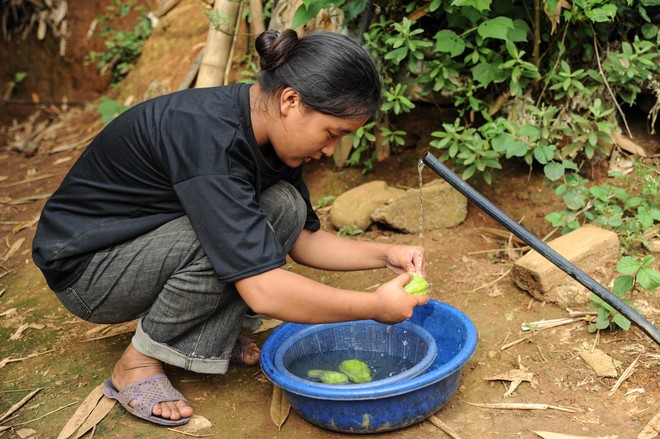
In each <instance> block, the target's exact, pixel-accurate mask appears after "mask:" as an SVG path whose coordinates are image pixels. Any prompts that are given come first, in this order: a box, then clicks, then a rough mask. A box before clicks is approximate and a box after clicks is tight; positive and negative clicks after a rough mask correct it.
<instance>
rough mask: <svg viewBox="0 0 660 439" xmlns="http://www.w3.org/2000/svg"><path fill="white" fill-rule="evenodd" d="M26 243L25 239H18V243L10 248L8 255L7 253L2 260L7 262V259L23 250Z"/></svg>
mask: <svg viewBox="0 0 660 439" xmlns="http://www.w3.org/2000/svg"><path fill="white" fill-rule="evenodd" d="M24 242H25V238H20V239H17V240H16V242H15V243H14V244H13V245H12V246H11V247H10V248H9V250H7V253H5V256H4V257H3V258H2V260H3V261H6V260H7V259H9V258H11V257H12V256H14V254H15V253H16V252H17V251H18V249H20V248H21V246H22V245H23V243H24Z"/></svg>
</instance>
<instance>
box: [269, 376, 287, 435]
mask: <svg viewBox="0 0 660 439" xmlns="http://www.w3.org/2000/svg"><path fill="white" fill-rule="evenodd" d="M290 411H291V403H289V400H288V399H286V395H285V394H284V391H283V390H282V389H281V388H280V387H279V386H275V385H274V386H273V399H272V400H271V401H270V418H271V419H272V420H273V422H274V423H275V425H277V429H278V430H280V429H281V428H282V425H283V424H284V421H286V418H287V417H288V416H289V412H290Z"/></svg>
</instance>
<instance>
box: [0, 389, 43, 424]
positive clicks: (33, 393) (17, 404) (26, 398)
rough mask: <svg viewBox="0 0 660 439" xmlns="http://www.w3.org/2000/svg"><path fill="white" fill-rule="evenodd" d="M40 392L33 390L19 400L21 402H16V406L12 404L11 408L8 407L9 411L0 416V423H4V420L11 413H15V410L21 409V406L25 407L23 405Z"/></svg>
mask: <svg viewBox="0 0 660 439" xmlns="http://www.w3.org/2000/svg"><path fill="white" fill-rule="evenodd" d="M40 390H41V389H35V390H33V391H32V392H30V393H29V394H28V395H27V396H26V397H25V398H23V399H21V400H20V401H18V402H17V403H16V404H14V405H13V406H11V407H9V410H7V411H6V412H4V413H3V414H2V416H0V422H2V421H4V420H5V419H7V418H8V417H9V416H11V415H12V413H14V412H15V411H17V410H18V409H20V408H21V407H23V406H24V405H25V403H26V402H28V401H29V400H30V399H31V398H32V397H33V396H34V395H36V394H37V393H39V391H40Z"/></svg>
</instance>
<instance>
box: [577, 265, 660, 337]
mask: <svg viewBox="0 0 660 439" xmlns="http://www.w3.org/2000/svg"><path fill="white" fill-rule="evenodd" d="M654 261H655V258H654V257H653V256H651V255H646V256H644V257H643V258H641V259H638V258H634V257H632V256H625V257H623V258H622V259H621V260H619V263H618V264H617V266H616V269H617V271H618V272H619V273H620V274H621V275H620V276H618V277H617V278H616V279H615V280H614V287H613V292H614V294H615V295H616V296H617V297H619V298H620V299H622V300H623V302H625V303H627V304H629V305H630V304H631V302H630V300H629V299H626V298H625V296H626V295H628V294H629V293H630V294H632V293H633V292H634V291H635V290H636V289H644V290H647V291H649V292H653V291H654V290H656V289H657V288H658V286H660V273H658V272H657V271H656V270H654V269H653V268H651V265H652V264H653V262H654ZM590 298H591V301H592V304H591V307H592V308H593V309H596V311H597V316H596V319H595V321H593V322H591V323H590V324H589V332H596V331H598V330H603V329H610V330H613V329H616V328H617V327H618V328H621V329H623V330H628V329H629V328H630V321H629V320H628V319H627V318H625V317H624V316H623V315H621V314H620V313H618V312H617V311H616V310H615V309H614V308H612V306H610V305H609V304H608V303H607V302H605V301H604V300H603V299H601V298H600V297H598V296H596V295H595V294H592V295H591V296H590Z"/></svg>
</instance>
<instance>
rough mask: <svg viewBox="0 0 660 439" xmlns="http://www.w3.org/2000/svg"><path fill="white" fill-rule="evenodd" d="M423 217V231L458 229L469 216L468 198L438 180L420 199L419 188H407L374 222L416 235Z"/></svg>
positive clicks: (429, 185)
mask: <svg viewBox="0 0 660 439" xmlns="http://www.w3.org/2000/svg"><path fill="white" fill-rule="evenodd" d="M420 202H421V205H422V209H420ZM420 214H421V215H422V220H423V224H422V225H423V230H435V229H447V228H452V227H455V226H457V225H459V224H460V223H462V222H463V221H464V220H465V217H466V216H467V198H465V197H464V196H463V195H461V193H460V192H458V191H457V190H456V189H454V188H453V187H451V186H450V185H449V183H447V182H446V181H444V180H441V179H436V180H433V181H431V182H429V183H427V184H425V185H424V186H423V187H422V197H421V200H420V197H419V189H408V190H407V191H405V192H404V193H403V194H401V195H399V196H398V197H396V198H394V199H393V200H392V201H391V202H390V203H388V204H387V205H385V206H382V207H380V208H378V209H376V210H375V211H374V212H373V214H372V215H371V219H372V220H374V221H376V222H379V223H382V224H385V225H387V226H389V227H392V228H394V229H397V230H400V231H402V232H405V233H417V232H419V222H420Z"/></svg>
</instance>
